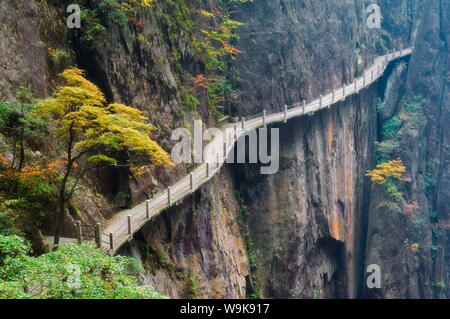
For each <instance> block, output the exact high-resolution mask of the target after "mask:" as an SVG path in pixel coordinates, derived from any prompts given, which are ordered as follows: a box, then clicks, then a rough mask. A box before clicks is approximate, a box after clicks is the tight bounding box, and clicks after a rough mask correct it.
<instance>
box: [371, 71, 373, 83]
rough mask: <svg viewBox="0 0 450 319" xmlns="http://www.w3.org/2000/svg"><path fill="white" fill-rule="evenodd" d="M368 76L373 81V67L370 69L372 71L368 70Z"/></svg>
mask: <svg viewBox="0 0 450 319" xmlns="http://www.w3.org/2000/svg"><path fill="white" fill-rule="evenodd" d="M370 78H371V81H372V82H373V69H372V71H370Z"/></svg>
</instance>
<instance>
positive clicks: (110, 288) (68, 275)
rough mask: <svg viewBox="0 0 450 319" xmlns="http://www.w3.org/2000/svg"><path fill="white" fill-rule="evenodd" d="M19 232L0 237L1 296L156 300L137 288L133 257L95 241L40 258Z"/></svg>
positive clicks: (149, 291) (153, 293) (150, 290)
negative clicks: (110, 252) (110, 251)
mask: <svg viewBox="0 0 450 319" xmlns="http://www.w3.org/2000/svg"><path fill="white" fill-rule="evenodd" d="M30 252H31V249H30V245H29V244H28V243H27V242H26V241H25V240H24V239H22V238H20V237H18V236H14V235H13V236H3V235H0V299H4V298H9V299H17V298H20V299H27V298H33V299H155V298H165V297H164V296H162V295H160V294H158V293H157V292H156V291H155V290H154V289H153V288H152V287H150V286H139V285H138V281H137V279H136V276H137V275H138V274H139V273H142V272H143V268H142V266H141V265H140V264H139V263H138V261H137V260H135V259H133V258H129V257H111V256H109V255H107V254H105V253H103V252H102V251H100V250H98V249H96V248H95V247H94V245H93V244H89V243H84V244H81V245H75V244H70V245H67V246H66V247H64V248H62V249H60V250H58V251H54V252H51V253H48V254H44V255H41V256H39V257H32V256H29V253H30Z"/></svg>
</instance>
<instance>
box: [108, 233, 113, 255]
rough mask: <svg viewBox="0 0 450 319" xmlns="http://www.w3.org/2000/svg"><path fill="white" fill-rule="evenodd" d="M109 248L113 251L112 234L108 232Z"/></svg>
mask: <svg viewBox="0 0 450 319" xmlns="http://www.w3.org/2000/svg"><path fill="white" fill-rule="evenodd" d="M109 249H111V252H114V234H113V233H109Z"/></svg>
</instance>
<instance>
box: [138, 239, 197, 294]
mask: <svg viewBox="0 0 450 319" xmlns="http://www.w3.org/2000/svg"><path fill="white" fill-rule="evenodd" d="M143 249H144V252H145V256H146V258H147V259H148V260H150V261H152V262H154V263H155V264H156V265H157V266H158V267H161V268H162V269H165V270H166V271H167V272H168V273H169V274H170V275H171V276H173V277H174V278H176V279H177V280H179V281H181V282H183V283H184V295H183V298H188V299H195V298H197V295H198V286H197V280H196V279H195V277H194V276H192V275H190V274H186V273H184V272H182V271H179V270H178V269H177V267H176V265H175V264H174V263H173V262H172V260H171V259H170V257H169V255H168V254H167V253H166V252H165V251H164V250H157V249H153V248H152V247H150V246H144V247H143Z"/></svg>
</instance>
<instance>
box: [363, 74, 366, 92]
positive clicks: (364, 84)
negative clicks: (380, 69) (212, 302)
mask: <svg viewBox="0 0 450 319" xmlns="http://www.w3.org/2000/svg"><path fill="white" fill-rule="evenodd" d="M364 87H366V73H364V75H363V88H364Z"/></svg>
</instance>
